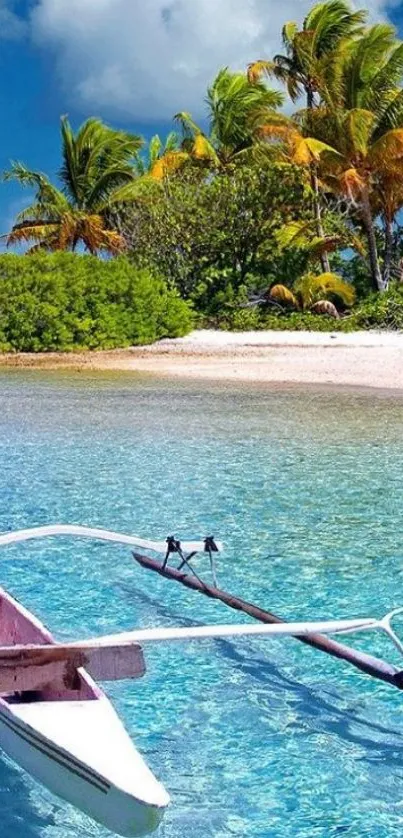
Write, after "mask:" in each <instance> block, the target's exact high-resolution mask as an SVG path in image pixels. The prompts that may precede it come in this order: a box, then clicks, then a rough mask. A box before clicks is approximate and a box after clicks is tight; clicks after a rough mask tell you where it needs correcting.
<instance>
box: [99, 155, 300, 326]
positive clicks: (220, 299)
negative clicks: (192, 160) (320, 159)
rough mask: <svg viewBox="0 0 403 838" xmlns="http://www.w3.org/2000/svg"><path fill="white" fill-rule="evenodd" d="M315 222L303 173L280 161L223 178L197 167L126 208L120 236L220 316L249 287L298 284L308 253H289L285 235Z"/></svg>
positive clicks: (188, 294) (234, 170)
mask: <svg viewBox="0 0 403 838" xmlns="http://www.w3.org/2000/svg"><path fill="white" fill-rule="evenodd" d="M296 214H298V216H299V217H305V216H306V217H308V218H309V207H307V206H306V188H305V185H304V180H303V177H302V176H301V172H300V170H299V169H298V168H297V167H295V166H290V167H286V168H284V167H283V166H281V165H280V164H270V165H267V166H265V167H261V166H258V165H252V164H249V165H238V166H233V167H231V170H228V171H225V172H222V173H221V174H220V175H219V176H217V177H215V178H207V179H206V178H205V176H204V174H203V173H202V172H199V171H196V172H195V171H194V170H193V169H187V170H186V171H184V172H181V173H178V174H177V175H176V176H175V177H171V178H169V179H166V180H165V181H164V183H163V184H162V185H161V186H160V187H159V188H158V192H157V194H156V192H155V189H154V190H151V191H150V192H149V193H146V194H145V195H143V197H142V199H141V200H139V201H138V202H136V203H135V204H134V205H132V206H128V207H126V208H125V209H124V210H122V211H121V212H120V214H119V216H118V218H117V219H116V222H115V223H116V225H117V226H118V229H119V231H120V232H121V233H122V234H123V235H124V237H125V238H126V240H127V241H128V243H129V246H130V248H131V251H132V253H133V256H134V258H136V260H137V261H138V262H139V263H140V264H151V265H153V266H154V267H155V268H157V269H158V270H160V271H161V272H162V274H163V276H164V277H165V278H166V279H167V280H168V281H169V282H170V283H171V284H172V285H174V286H176V287H177V288H178V289H179V291H180V293H181V294H182V295H183V296H185V297H188V298H191V299H192V300H193V301H194V303H195V305H196V307H197V308H198V309H199V310H201V311H203V312H205V313H210V314H211V313H216V312H219V310H220V308H221V307H222V305H223V304H224V303H225V302H226V301H227V300H228V301H234V299H236V298H237V296H238V294H239V292H240V291H241V289H242V290H243V289H245V288H246V289H255V288H261V287H264V286H266V285H267V284H268V283H271V282H274V281H275V279H276V276H277V275H278V271H279V270H281V273H282V275H283V276H286V277H288V278H289V281H290V282H292V280H293V278H294V276H295V273H296V272H298V273H299V272H300V271H301V270H302V269H303V268H304V267H305V266H306V264H307V256H306V254H305V253H303V252H302V251H298V250H297V249H294V250H293V251H292V252H286V251H284V250H282V251H281V248H280V246H279V243H278V241H277V238H276V236H277V233H278V231H279V230H280V229H281V227H282V226H283V225H284V224H285V223H287V222H289V221H291V220H292V218H293V217H294V216H295V215H296Z"/></svg>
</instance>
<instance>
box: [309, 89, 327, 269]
mask: <svg viewBox="0 0 403 838" xmlns="http://www.w3.org/2000/svg"><path fill="white" fill-rule="evenodd" d="M306 98H307V109H308V126H309V128H310V119H309V113H310V111H312V110H313V108H314V105H315V97H314V93H313V90H312V88H311V87H310V86H308V88H307V91H306ZM310 168H311V189H312V193H313V211H314V215H315V221H316V233H317V235H318V236H319V237H320V238H321V239H322V238H324V236H325V231H324V228H323V224H322V209H321V205H320V193H319V181H318V167H317V165H316V163H311V167H310ZM320 262H321V265H322V271H323V273H330V264H329V257H328V255H327V253H322V255H321V257H320Z"/></svg>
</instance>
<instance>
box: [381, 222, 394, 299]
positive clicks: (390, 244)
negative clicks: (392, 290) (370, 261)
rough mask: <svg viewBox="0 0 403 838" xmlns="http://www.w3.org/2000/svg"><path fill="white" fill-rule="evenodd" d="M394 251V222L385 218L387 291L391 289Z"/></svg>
mask: <svg viewBox="0 0 403 838" xmlns="http://www.w3.org/2000/svg"><path fill="white" fill-rule="evenodd" d="M393 251H394V239H393V222H392V221H391V219H390V218H385V261H384V268H383V283H384V286H385V290H386V289H387V288H388V287H389V282H390V277H391V273H392V261H393Z"/></svg>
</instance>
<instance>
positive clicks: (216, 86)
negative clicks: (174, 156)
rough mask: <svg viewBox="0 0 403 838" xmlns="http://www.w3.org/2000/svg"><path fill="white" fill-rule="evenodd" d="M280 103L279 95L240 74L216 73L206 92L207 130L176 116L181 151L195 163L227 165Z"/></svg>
mask: <svg viewBox="0 0 403 838" xmlns="http://www.w3.org/2000/svg"><path fill="white" fill-rule="evenodd" d="M282 102H283V96H282V94H281V93H279V92H278V91H275V90H271V89H270V88H268V87H266V85H265V84H264V83H263V82H261V81H253V82H252V81H250V80H249V79H248V77H247V76H246V75H245V74H244V73H232V72H230V71H229V70H228V68H224V69H222V70H220V72H219V73H218V75H217V76H216V78H215V79H214V82H213V84H212V85H211V86H210V87H209V88H208V91H207V98H206V103H207V108H208V131H207V132H205V131H203V130H202V128H200V126H199V125H197V123H195V122H194V121H193V119H192V117H191V116H190V114H188V113H186V112H181V113H178V114H176V116H175V120H176V121H177V122H178V123H179V124H180V126H181V128H182V136H183V141H182V148H183V150H184V151H185V152H187V153H188V154H189V155H190V157H192V158H193V159H194V160H196V161H202V162H204V163H207V164H209V165H212V166H213V167H217V168H219V167H220V166H227V165H228V164H230V163H233V162H235V161H236V160H238V159H241V158H242V156H245V154H247V153H248V152H249V151H250V149H251V148H252V147H253V144H254V142H255V140H256V130H257V127H258V126H259V125H260V124H263V123H264V122H265V121H266V120H267V119H268V116H269V114H270V113H272V112H273V111H275V109H276V108H278V107H279V106H280V105H281V104H282Z"/></svg>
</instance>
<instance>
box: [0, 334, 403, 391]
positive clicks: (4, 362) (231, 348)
mask: <svg viewBox="0 0 403 838" xmlns="http://www.w3.org/2000/svg"><path fill="white" fill-rule="evenodd" d="M0 365H1V366H3V367H23V368H28V367H30V368H34V369H55V368H60V369H80V370H84V369H89V370H121V371H132V372H143V373H151V374H156V375H160V376H161V375H163V376H176V377H182V378H193V379H210V380H220V379H221V380H226V381H235V380H238V381H249V382H261V383H264V382H267V383H270V382H271V383H277V384H281V383H283V384H286V383H287V384H320V385H332V386H343V385H344V386H353V387H375V388H381V389H387V390H402V391H403V333H400V332H353V333H350V334H342V333H339V332H335V333H328V332H326V333H324V332H269V331H267V332H236V333H234V332H216V331H201V330H200V331H195V332H192V333H191V334H190V335H188V336H187V337H185V338H177V339H176V340H163V341H159V342H158V343H156V344H153V345H151V346H141V347H132V348H130V349H123V350H120V349H119V350H113V351H109V352H83V353H38V354H34V353H16V354H12V353H5V354H2V355H0Z"/></svg>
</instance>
